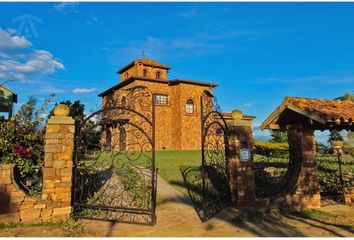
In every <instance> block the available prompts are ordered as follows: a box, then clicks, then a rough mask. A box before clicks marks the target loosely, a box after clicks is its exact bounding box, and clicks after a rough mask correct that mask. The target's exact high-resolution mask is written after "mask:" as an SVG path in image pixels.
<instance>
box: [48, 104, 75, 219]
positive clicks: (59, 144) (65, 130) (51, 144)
mask: <svg viewBox="0 0 354 240" xmlns="http://www.w3.org/2000/svg"><path fill="white" fill-rule="evenodd" d="M54 114H55V116H53V117H51V118H50V119H49V120H48V123H47V127H46V134H45V147H44V150H45V159H44V169H43V193H42V200H44V201H49V202H50V203H51V205H52V206H51V207H52V210H53V213H52V217H53V218H58V219H62V218H66V217H68V216H69V215H70V213H71V184H72V167H73V148H74V133H75V121H74V119H73V118H72V117H70V116H68V115H69V109H68V107H67V106H66V105H64V104H60V105H58V106H57V107H56V108H55V109H54Z"/></svg>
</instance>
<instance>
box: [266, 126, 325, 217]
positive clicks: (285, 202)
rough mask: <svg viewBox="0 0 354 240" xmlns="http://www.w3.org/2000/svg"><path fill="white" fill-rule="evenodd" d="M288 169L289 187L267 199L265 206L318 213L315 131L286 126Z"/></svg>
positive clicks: (319, 199) (319, 201) (318, 196)
mask: <svg viewBox="0 0 354 240" xmlns="http://www.w3.org/2000/svg"><path fill="white" fill-rule="evenodd" d="M287 131H288V142H289V151H290V166H289V170H288V173H287V175H285V176H284V178H289V180H288V186H286V188H285V189H284V190H283V192H282V193H280V194H279V195H276V196H273V197H272V198H270V199H267V200H268V201H267V205H268V206H269V207H270V208H276V209H283V208H285V209H291V210H296V211H300V210H305V209H319V208H320V206H321V196H320V188H319V183H318V178H317V168H316V146H315V137H314V130H313V129H309V128H305V127H303V126H301V125H288V126H287Z"/></svg>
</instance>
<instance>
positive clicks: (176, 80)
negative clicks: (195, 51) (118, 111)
mask: <svg viewBox="0 0 354 240" xmlns="http://www.w3.org/2000/svg"><path fill="white" fill-rule="evenodd" d="M135 80H140V81H147V82H156V83H162V84H168V85H177V84H181V83H184V84H191V85H199V86H207V87H209V86H210V87H217V86H218V85H217V84H216V83H208V82H199V81H195V80H186V79H174V80H164V79H155V78H147V77H141V76H131V77H129V78H128V79H126V80H124V81H121V82H120V83H118V84H116V85H114V86H113V87H111V88H109V89H107V90H105V91H103V92H101V93H100V94H98V96H99V97H103V96H105V95H107V94H109V93H111V92H114V91H115V90H118V89H120V88H122V87H124V86H126V85H128V84H129V83H131V82H134V81H135Z"/></svg>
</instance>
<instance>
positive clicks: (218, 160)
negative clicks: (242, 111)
mask: <svg viewBox="0 0 354 240" xmlns="http://www.w3.org/2000/svg"><path fill="white" fill-rule="evenodd" d="M200 105H201V133H202V169H201V170H202V190H203V191H202V193H203V205H202V207H203V208H202V209H201V211H199V215H200V218H201V219H202V221H206V220H208V219H209V218H211V217H212V216H214V215H215V214H217V213H218V212H219V211H220V210H222V209H223V208H225V207H227V206H229V205H230V204H231V194H230V186H229V161H228V157H229V154H228V149H229V148H228V134H229V133H228V128H227V125H226V122H225V119H224V116H223V115H222V113H221V110H220V107H219V105H218V104H217V102H216V99H215V97H214V96H213V95H211V93H209V92H208V91H204V92H203V95H202V96H201V98H200Z"/></svg>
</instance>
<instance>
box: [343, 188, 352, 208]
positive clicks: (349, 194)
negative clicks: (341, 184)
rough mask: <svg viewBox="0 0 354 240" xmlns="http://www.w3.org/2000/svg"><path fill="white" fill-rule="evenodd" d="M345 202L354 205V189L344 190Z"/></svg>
mask: <svg viewBox="0 0 354 240" xmlns="http://www.w3.org/2000/svg"><path fill="white" fill-rule="evenodd" d="M344 201H345V203H346V204H348V205H354V187H351V188H346V189H345V190H344Z"/></svg>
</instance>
